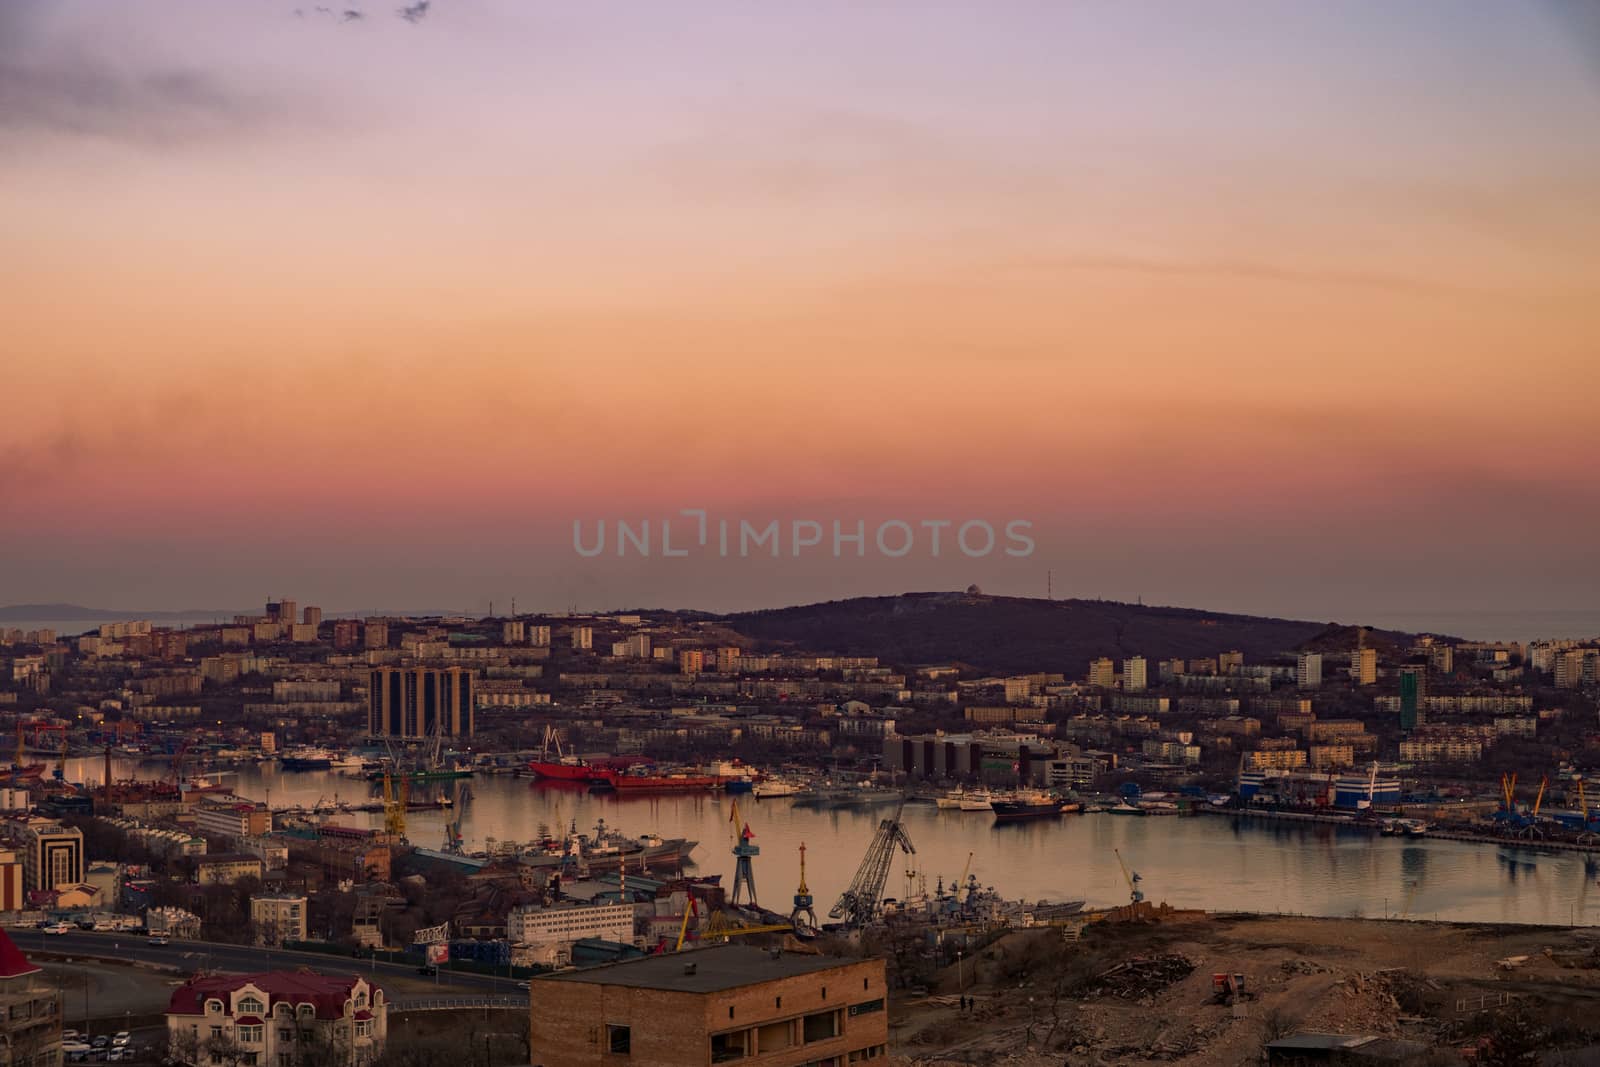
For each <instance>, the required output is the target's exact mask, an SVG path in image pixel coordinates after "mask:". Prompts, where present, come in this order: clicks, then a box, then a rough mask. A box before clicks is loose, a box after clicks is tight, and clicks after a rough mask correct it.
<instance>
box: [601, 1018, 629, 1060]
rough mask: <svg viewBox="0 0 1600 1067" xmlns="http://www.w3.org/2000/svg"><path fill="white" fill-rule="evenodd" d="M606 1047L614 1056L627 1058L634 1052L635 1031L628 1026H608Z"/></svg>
mask: <svg viewBox="0 0 1600 1067" xmlns="http://www.w3.org/2000/svg"><path fill="white" fill-rule="evenodd" d="M606 1046H607V1048H608V1049H610V1051H611V1054H612V1055H613V1056H627V1055H630V1054H631V1053H632V1052H633V1030H632V1029H631V1028H629V1027H626V1026H615V1025H611V1024H607V1026H606Z"/></svg>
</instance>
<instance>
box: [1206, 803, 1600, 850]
mask: <svg viewBox="0 0 1600 1067" xmlns="http://www.w3.org/2000/svg"><path fill="white" fill-rule="evenodd" d="M1195 810H1196V811H1197V812H1204V813H1207V814H1211V815H1225V816H1230V817H1232V818H1235V819H1254V820H1259V821H1263V822H1290V823H1316V824H1320V825H1323V826H1342V827H1344V828H1346V829H1349V830H1359V831H1362V832H1364V833H1369V834H1377V833H1378V826H1377V824H1376V823H1373V822H1369V821H1367V820H1363V819H1354V818H1350V817H1348V816H1344V815H1327V814H1323V813H1322V812H1315V811H1273V810H1270V809H1260V808H1214V807H1210V806H1202V807H1197V808H1196V809H1195ZM1399 836H1403V837H1413V838H1427V839H1429V840H1433V841H1462V842H1466V843H1468V844H1474V845H1500V846H1503V847H1506V848H1524V849H1537V850H1541V851H1550V852H1582V853H1588V854H1591V855H1600V839H1597V840H1595V841H1590V842H1584V841H1562V840H1551V839H1549V838H1544V837H1507V836H1504V835H1502V834H1490V833H1484V832H1482V831H1478V830H1469V829H1446V828H1439V827H1430V828H1429V829H1427V830H1424V831H1422V832H1421V833H1419V834H1403V835H1399Z"/></svg>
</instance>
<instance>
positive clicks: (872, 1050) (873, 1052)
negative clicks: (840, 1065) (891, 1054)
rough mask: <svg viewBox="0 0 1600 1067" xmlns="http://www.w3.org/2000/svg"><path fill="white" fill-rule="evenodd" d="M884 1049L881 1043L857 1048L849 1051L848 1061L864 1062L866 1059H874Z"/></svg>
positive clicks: (883, 1051)
mask: <svg viewBox="0 0 1600 1067" xmlns="http://www.w3.org/2000/svg"><path fill="white" fill-rule="evenodd" d="M886 1051H887V1050H886V1049H885V1047H884V1046H883V1045H870V1046H868V1047H867V1048H863V1049H857V1050H856V1051H854V1052H852V1053H850V1062H851V1063H865V1062H866V1061H867V1060H875V1059H877V1058H878V1057H880V1056H882V1055H883V1054H884V1053H885V1052H886Z"/></svg>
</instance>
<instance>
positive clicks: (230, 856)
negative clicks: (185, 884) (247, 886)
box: [194, 852, 266, 885]
mask: <svg viewBox="0 0 1600 1067" xmlns="http://www.w3.org/2000/svg"><path fill="white" fill-rule="evenodd" d="M265 872H266V865H265V864H263V863H262V862H261V859H260V858H259V857H257V856H247V855H245V854H243V853H240V852H219V853H217V854H216V855H215V856H205V857H203V858H202V859H200V860H198V861H197V862H196V863H195V865H194V880H195V882H196V883H197V884H199V885H232V884H233V883H234V882H237V881H238V880H239V879H241V878H260V877H261V876H262V874H264V873H265Z"/></svg>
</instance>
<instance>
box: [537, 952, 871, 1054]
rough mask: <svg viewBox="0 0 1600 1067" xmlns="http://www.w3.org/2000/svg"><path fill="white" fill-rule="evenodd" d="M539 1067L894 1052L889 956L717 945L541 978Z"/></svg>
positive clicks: (538, 992)
mask: <svg viewBox="0 0 1600 1067" xmlns="http://www.w3.org/2000/svg"><path fill="white" fill-rule="evenodd" d="M532 999H533V1003H534V1004H535V1005H536V1007H535V1009H534V1010H533V1012H532V1016H531V1036H530V1040H531V1044H532V1049H533V1058H532V1063H534V1064H535V1065H536V1067H607V1065H616V1067H622V1065H624V1064H626V1065H629V1067H679V1065H685V1067H687V1065H695V1067H702V1065H706V1067H708V1065H710V1064H713V1063H723V1062H726V1061H728V1060H733V1059H741V1060H742V1059H759V1060H760V1062H761V1063H762V1064H763V1067H766V1065H769V1064H770V1065H771V1067H799V1065H801V1064H820V1065H825V1067H848V1065H851V1064H860V1063H865V1062H866V1061H868V1060H874V1059H880V1058H882V1057H883V1056H884V1055H885V1054H886V1053H887V1046H888V1039H889V1026H888V1018H889V1016H888V1010H887V1007H888V1005H887V1001H886V986H885V981H884V964H883V961H882V960H873V959H869V960H851V961H843V960H839V959H834V958H832V957H828V956H813V955H807V954H802V953H789V952H772V951H768V950H766V949H761V948H755V947H753V946H750V945H718V946H715V947H713V948H706V949H700V950H697V951H694V952H688V953H681V954H673V955H665V956H648V957H646V958H644V959H640V960H629V961H627V962H624V963H613V964H609V965H607V966H602V967H591V968H588V969H584V970H577V971H568V972H565V973H561V974H554V975H550V976H548V977H544V978H540V979H537V980H536V981H535V983H534V993H533V998H532Z"/></svg>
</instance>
